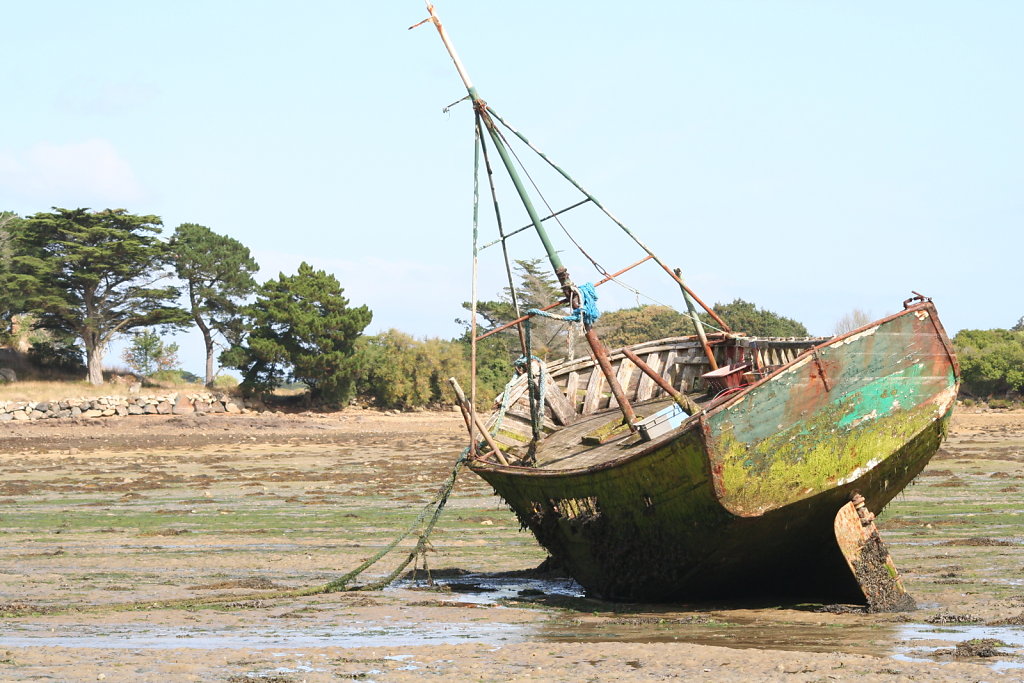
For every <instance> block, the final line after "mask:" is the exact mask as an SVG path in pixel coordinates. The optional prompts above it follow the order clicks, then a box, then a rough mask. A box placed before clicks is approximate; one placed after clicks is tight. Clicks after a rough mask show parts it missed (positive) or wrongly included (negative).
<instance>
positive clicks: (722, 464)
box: [471, 303, 959, 601]
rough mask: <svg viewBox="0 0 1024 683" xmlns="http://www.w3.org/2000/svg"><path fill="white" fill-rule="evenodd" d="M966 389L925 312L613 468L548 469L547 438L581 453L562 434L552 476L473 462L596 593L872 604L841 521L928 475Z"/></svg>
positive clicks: (590, 458)
mask: <svg viewBox="0 0 1024 683" xmlns="http://www.w3.org/2000/svg"><path fill="white" fill-rule="evenodd" d="M552 374H553V376H556V377H557V373H554V372H553V373H552ZM958 384H959V380H958V367H957V365H956V361H955V358H954V356H953V355H952V353H951V351H950V346H949V342H948V339H947V338H946V336H945V333H944V331H943V330H942V327H941V325H940V324H939V322H938V318H937V316H936V314H935V309H934V307H933V306H932V305H931V304H930V303H923V304H919V305H917V306H911V307H909V308H908V309H907V310H905V311H903V312H902V313H899V314H897V315H894V316H890V317H889V318H885V319H883V320H880V321H878V322H876V323H873V324H872V325H870V326H867V327H865V328H862V329H860V330H857V331H855V332H853V333H851V334H848V335H844V336H841V337H837V338H835V339H832V340H830V341H828V342H826V343H825V344H822V345H819V346H817V347H815V348H814V349H812V350H809V351H807V352H805V353H804V354H803V355H801V356H800V357H798V358H796V359H794V360H793V361H791V362H790V363H788V364H786V365H785V366H783V367H781V368H778V369H777V370H775V371H774V372H773V373H772V374H771V375H769V376H768V377H766V378H764V379H762V380H761V381H759V382H757V383H756V384H754V385H752V386H750V387H747V388H746V389H744V390H742V391H740V392H739V393H737V394H735V395H734V396H733V397H731V398H729V399H727V400H725V401H721V402H718V403H712V404H711V405H710V406H709V407H708V408H707V411H706V412H705V413H702V414H699V415H695V416H693V417H691V418H690V419H688V420H687V421H686V422H684V423H683V424H682V425H681V426H680V427H679V428H677V429H676V430H674V431H673V432H670V433H669V434H667V435H665V436H662V437H658V438H657V439H655V440H653V441H651V442H649V443H643V442H641V441H639V440H630V439H629V438H628V437H625V438H623V439H622V440H621V443H620V444H619V445H618V446H616V445H615V444H611V445H608V446H602V448H604V449H606V450H605V452H607V453H609V455H608V457H606V458H605V459H604V460H603V461H598V460H596V457H597V455H595V454H596V453H597V451H595V450H594V449H590V450H588V451H586V452H584V451H583V450H579V451H578V453H579V454H580V455H579V457H580V462H581V466H578V467H572V466H571V464H570V465H567V464H566V462H567V461H568V462H570V463H571V457H566V458H560V459H559V460H558V461H557V462H558V466H557V467H556V466H547V467H545V461H544V457H543V456H544V449H545V448H546V447H550V448H555V446H546V444H549V443H557V442H558V441H559V439H561V441H562V442H563V443H561V444H559V445H558V446H557V447H558V448H562V449H563V450H564V449H565V447H566V437H565V436H562V437H560V436H559V431H556V432H555V433H554V434H551V435H549V436H547V437H546V438H545V440H544V441H542V443H541V444H540V446H539V449H538V453H539V455H538V462H540V463H541V464H540V466H539V467H527V466H500V465H496V464H494V463H492V462H488V461H486V460H477V461H475V462H473V463H472V464H471V467H472V469H473V470H474V471H476V472H477V474H479V475H480V476H482V477H483V478H484V479H486V480H487V481H488V482H489V483H490V484H491V485H492V486H493V487H494V489H495V491H496V492H497V493H498V494H499V495H500V496H501V497H502V498H504V499H505V500H506V502H508V504H509V505H510V506H511V507H512V508H513V510H514V511H515V512H516V514H517V516H518V517H519V520H520V522H521V523H522V524H523V526H524V527H527V528H529V529H530V530H531V531H532V532H533V533H534V534H535V536H536V537H537V539H538V540H539V541H540V543H541V544H542V545H543V546H544V547H545V548H546V549H547V550H548V551H549V552H550V553H551V554H552V555H553V556H554V557H555V559H556V560H558V561H559V562H561V563H562V564H563V565H564V566H565V567H566V569H567V570H568V571H569V573H570V574H571V575H572V576H573V577H574V578H575V579H576V580H577V581H579V583H580V584H581V585H583V586H584V587H585V588H587V589H588V591H590V592H591V593H592V594H595V595H598V596H601V597H605V598H611V599H624V600H648V601H656V600H694V599H706V598H710V597H731V596H737V595H741V594H743V593H745V592H763V591H764V590H765V589H767V592H774V593H784V594H789V595H793V596H798V597H803V598H809V599H823V600H835V599H845V600H857V599H858V595H860V594H859V593H858V591H857V587H856V584H855V583H854V582H853V578H852V576H851V575H850V573H849V570H848V568H847V567H846V566H845V562H844V560H843V558H842V555H841V554H840V552H839V550H838V547H837V546H836V543H835V538H834V535H833V530H832V521H833V518H834V516H835V514H836V512H837V511H838V510H839V508H840V507H841V506H843V505H844V504H845V503H846V502H847V501H848V500H849V497H850V495H851V494H852V493H853V492H855V491H858V492H860V493H861V494H862V495H863V496H864V497H865V499H866V500H867V501H868V505H869V507H870V508H871V509H872V510H874V511H876V512H877V511H880V510H881V508H882V507H884V505H885V504H886V503H888V502H889V501H890V500H891V499H892V498H893V497H894V496H895V495H896V494H897V493H898V492H899V491H900V490H902V489H903V488H904V487H905V486H906V485H907V484H909V483H910V481H911V480H912V479H913V478H914V477H915V476H916V475H917V474H918V473H919V472H920V471H921V470H922V469H923V468H924V466H925V464H927V462H928V460H929V459H930V458H931V456H932V455H933V454H934V453H935V451H936V450H937V449H938V447H939V445H940V444H941V442H942V439H943V437H944V436H945V433H946V428H947V425H948V421H949V418H950V415H951V409H952V404H953V401H954V399H955V397H956V391H957V388H958ZM683 388H684V389H685V388H686V387H683ZM584 404H585V402H584ZM612 410H614V408H609V409H608V412H609V414H611V411H612ZM602 414H603V413H600V414H597V415H595V416H594V418H595V419H597V418H599V417H600V416H601V415H602ZM586 419H587V418H586V417H585V416H581V417H580V423H581V425H582V424H584V423H585V422H586ZM562 429H563V431H564V432H565V434H567V435H568V436H569V437H571V436H572V430H571V429H569V428H562ZM578 429H579V430H582V429H585V427H584V426H581V427H579V428H578ZM616 448H617V449H618V450H617V451H616V450H614V449H616ZM583 458H586V460H585V461H584V460H583ZM552 462H555V461H552ZM860 597H861V598H862V597H863V596H862V595H860Z"/></svg>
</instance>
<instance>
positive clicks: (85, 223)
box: [8, 207, 189, 385]
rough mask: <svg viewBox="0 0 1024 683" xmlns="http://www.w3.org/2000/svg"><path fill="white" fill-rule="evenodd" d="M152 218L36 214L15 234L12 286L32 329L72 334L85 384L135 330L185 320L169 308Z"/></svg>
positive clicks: (163, 254) (163, 251)
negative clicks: (110, 348) (121, 337)
mask: <svg viewBox="0 0 1024 683" xmlns="http://www.w3.org/2000/svg"><path fill="white" fill-rule="evenodd" d="M159 225H160V219H159V218H158V217H156V216H136V215H133V214H130V213H128V212H127V211H125V210H124V209H106V210H103V211H96V212H90V211H89V210H88V209H59V208H56V207H54V210H53V211H52V212H51V213H37V214H35V215H34V216H32V217H30V218H28V219H26V220H24V221H22V222H21V223H20V224H19V225H18V226H17V228H16V229H15V231H14V233H13V237H14V247H15V248H14V255H13V256H12V258H11V270H12V274H11V276H10V278H9V285H8V286H11V287H15V288H16V289H17V291H18V292H19V293H20V294H21V295H22V296H23V297H24V300H23V302H22V303H21V305H22V307H23V310H27V311H32V312H33V313H35V314H36V315H38V318H37V319H36V321H35V326H36V327H38V328H41V329H48V330H52V331H54V332H56V333H64V334H70V335H73V336H74V337H75V338H77V339H81V340H82V343H83V344H84V346H85V354H86V364H87V367H88V378H89V382H90V383H92V384H94V385H98V384H102V383H103V356H104V354H105V352H106V349H107V345H108V344H109V343H110V341H111V340H112V339H113V338H114V337H115V336H116V335H118V334H123V333H126V332H128V331H130V330H132V329H135V328H138V327H150V326H155V325H168V326H182V325H184V324H186V323H188V320H189V318H188V314H187V313H186V312H185V311H183V310H181V309H180V308H176V307H174V306H172V305H170V303H171V302H172V301H173V300H174V299H176V298H177V297H178V289H177V288H176V287H173V286H162V287H161V286H159V283H160V282H161V281H162V280H164V279H165V278H166V277H167V273H165V272H164V271H163V267H164V266H165V265H166V263H167V256H168V254H167V248H166V245H165V244H163V243H162V242H160V241H159V240H158V239H157V237H156V235H157V234H159V233H160V228H159V227H158V226H159Z"/></svg>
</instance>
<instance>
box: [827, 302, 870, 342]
mask: <svg viewBox="0 0 1024 683" xmlns="http://www.w3.org/2000/svg"><path fill="white" fill-rule="evenodd" d="M872 320H873V319H872V317H871V314H870V313H865V312H864V311H862V310H861V309H859V308H855V309H853V310H852V311H850V312H849V313H847V314H846V315H844V316H843V317H842V318H840V319H839V320H837V321H836V325H835V327H834V328H833V329H832V334H835V335H837V336H838V335H840V334H846V333H847V332H853V331H854V330H856V329H857V328H858V327H864V326H865V325H867V324H868V323H870V322H871V321H872Z"/></svg>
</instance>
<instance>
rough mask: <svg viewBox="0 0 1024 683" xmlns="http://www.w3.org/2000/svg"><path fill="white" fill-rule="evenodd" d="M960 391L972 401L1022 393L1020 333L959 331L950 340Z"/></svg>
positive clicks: (1023, 350) (1023, 356)
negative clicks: (958, 366) (961, 389)
mask: <svg viewBox="0 0 1024 683" xmlns="http://www.w3.org/2000/svg"><path fill="white" fill-rule="evenodd" d="M953 346H954V347H956V353H957V357H958V358H959V360H960V374H961V379H962V381H963V390H964V392H965V393H968V394H970V395H972V396H975V397H992V396H999V397H1005V396H1007V395H1008V394H1010V393H1011V392H1022V391H1024V332H1015V331H1012V330H961V331H960V332H958V333H957V335H956V336H955V337H953Z"/></svg>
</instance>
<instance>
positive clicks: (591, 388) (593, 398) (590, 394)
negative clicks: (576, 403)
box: [581, 363, 607, 415]
mask: <svg viewBox="0 0 1024 683" xmlns="http://www.w3.org/2000/svg"><path fill="white" fill-rule="evenodd" d="M606 383H607V382H606V380H605V378H604V374H603V373H602V372H601V369H600V368H598V367H597V364H596V363H595V365H594V368H593V371H592V372H591V373H590V381H589V382H587V395H586V397H585V398H584V399H583V410H582V411H581V414H583V415H590V414H591V413H592V412H594V411H595V410H597V409H598V408H599V407H600V404H601V394H602V393H603V392H604V385H605V384H606Z"/></svg>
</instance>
